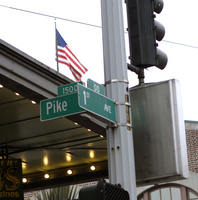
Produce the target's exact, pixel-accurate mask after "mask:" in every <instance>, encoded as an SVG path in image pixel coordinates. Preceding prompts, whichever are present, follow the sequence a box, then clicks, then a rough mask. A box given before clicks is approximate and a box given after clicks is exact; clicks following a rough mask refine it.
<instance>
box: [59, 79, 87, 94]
mask: <svg viewBox="0 0 198 200" xmlns="http://www.w3.org/2000/svg"><path fill="white" fill-rule="evenodd" d="M78 83H80V84H83V83H82V81H80V82H75V83H71V84H67V85H62V86H58V96H61V95H68V94H72V93H77V92H78V91H77V90H78V87H77V84H78Z"/></svg>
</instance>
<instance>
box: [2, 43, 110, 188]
mask: <svg viewBox="0 0 198 200" xmlns="http://www.w3.org/2000/svg"><path fill="white" fill-rule="evenodd" d="M72 82H73V81H72V80H70V79H69V78H67V77H65V76H63V75H62V74H60V73H58V72H56V71H54V70H53V69H51V68H49V67H48V66H46V65H44V64H43V63H41V62H39V61H37V60H35V59H34V58H32V57H30V56H28V55H27V54H25V53H23V52H21V51H19V50H18V49H16V48H14V47H13V46H11V45H9V44H7V43H6V42H4V41H2V40H0V85H2V86H3V87H1V88H0V148H1V150H0V151H1V153H0V155H1V157H7V158H16V159H22V169H23V177H25V178H27V180H28V182H27V183H25V184H24V190H25V191H28V190H36V189H40V188H47V187H54V186H59V185H69V184H74V183H79V182H85V181H92V180H97V179H99V178H102V177H107V176H108V169H107V144H106V139H105V135H106V124H105V123H104V122H102V121H100V120H99V119H97V118H95V117H93V116H91V115H89V114H88V113H83V114H78V115H71V116H69V117H67V118H65V117H64V118H59V119H55V120H50V121H46V122H41V121H40V108H39V103H40V101H41V100H43V99H47V98H53V97H56V96H57V87H58V86H60V85H65V84H69V83H72ZM32 101H34V102H36V104H33V103H32ZM101 136H104V137H101ZM1 157H0V158H1ZM92 165H94V166H95V167H96V169H95V171H91V169H90V167H91V166H92ZM69 169H71V170H72V174H71V175H68V174H67V170H69ZM45 173H48V174H49V175H50V178H49V179H47V180H46V179H45V178H44V174H45Z"/></svg>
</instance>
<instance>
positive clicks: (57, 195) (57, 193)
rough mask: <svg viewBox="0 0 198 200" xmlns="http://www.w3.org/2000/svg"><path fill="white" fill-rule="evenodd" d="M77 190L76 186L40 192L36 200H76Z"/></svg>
mask: <svg viewBox="0 0 198 200" xmlns="http://www.w3.org/2000/svg"><path fill="white" fill-rule="evenodd" d="M78 192H79V189H78V187H77V186H76V185H72V186H63V187H58V188H51V189H47V190H40V191H39V192H38V194H37V195H36V196H35V199H36V200H72V199H75V198H77V196H78Z"/></svg>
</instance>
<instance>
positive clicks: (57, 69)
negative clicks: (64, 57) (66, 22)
mask: <svg viewBox="0 0 198 200" xmlns="http://www.w3.org/2000/svg"><path fill="white" fill-rule="evenodd" d="M55 20H56V19H55ZM55 41H56V64H57V72H59V65H58V43H57V32H56V21H55Z"/></svg>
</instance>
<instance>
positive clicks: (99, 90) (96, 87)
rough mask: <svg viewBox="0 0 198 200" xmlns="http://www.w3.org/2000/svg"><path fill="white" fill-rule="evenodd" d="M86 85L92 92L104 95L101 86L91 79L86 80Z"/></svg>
mask: <svg viewBox="0 0 198 200" xmlns="http://www.w3.org/2000/svg"><path fill="white" fill-rule="evenodd" d="M87 85H88V88H90V89H91V90H93V91H94V92H97V93H99V94H102V95H105V89H104V86H103V85H101V84H99V83H97V82H95V81H93V80H91V79H88V80H87Z"/></svg>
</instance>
